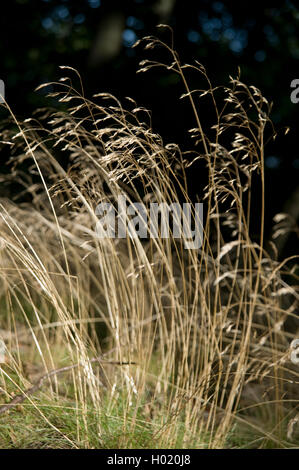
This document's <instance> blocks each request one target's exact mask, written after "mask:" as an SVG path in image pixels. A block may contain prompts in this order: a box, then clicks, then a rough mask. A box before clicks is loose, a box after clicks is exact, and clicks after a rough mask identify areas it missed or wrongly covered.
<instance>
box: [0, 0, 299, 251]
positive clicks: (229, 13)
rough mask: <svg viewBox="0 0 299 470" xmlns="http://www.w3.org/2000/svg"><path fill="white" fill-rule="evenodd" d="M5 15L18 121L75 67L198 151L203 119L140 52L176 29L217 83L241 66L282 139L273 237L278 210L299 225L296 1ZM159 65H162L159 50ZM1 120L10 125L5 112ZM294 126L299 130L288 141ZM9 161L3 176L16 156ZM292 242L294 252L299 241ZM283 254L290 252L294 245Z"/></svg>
mask: <svg viewBox="0 0 299 470" xmlns="http://www.w3.org/2000/svg"><path fill="white" fill-rule="evenodd" d="M0 9H1V11H0V31H1V33H0V34H1V43H0V57H1V62H0V64H1V67H0V78H1V79H2V80H4V82H5V85H6V100H7V101H8V103H9V105H10V106H11V108H12V109H13V111H14V112H15V113H16V114H17V116H19V117H28V116H29V115H30V113H31V112H32V110H34V109H35V108H36V107H39V106H44V105H45V104H46V103H47V99H46V98H45V96H44V93H45V91H40V92H34V89H35V88H36V87H37V86H38V85H39V84H41V83H43V82H48V81H57V80H58V79H59V78H60V77H61V76H63V75H65V73H64V71H61V70H59V68H58V66H59V65H69V66H73V67H75V68H76V69H78V70H79V72H80V74H81V76H82V78H83V81H84V85H85V90H86V94H87V95H88V96H90V97H91V96H92V94H93V93H95V92H111V93H113V94H115V95H116V96H117V97H119V98H123V97H125V96H131V97H132V98H134V99H136V100H137V103H138V104H140V105H142V106H145V107H147V108H149V109H151V110H152V120H153V127H154V130H155V131H156V132H158V133H160V134H161V135H162V136H163V139H164V142H165V143H168V142H177V143H179V144H180V145H182V147H183V148H184V149H186V148H189V147H188V146H189V144H190V145H191V142H189V141H188V137H187V135H188V134H187V129H188V128H190V127H194V121H193V117H192V113H190V112H189V111H188V112H185V111H186V110H185V108H184V105H183V103H182V102H180V101H178V98H179V96H180V95H181V94H182V92H183V91H184V90H183V87H182V84H181V83H180V81H179V79H178V78H177V76H176V75H174V74H172V73H169V72H168V73H166V72H165V71H163V70H162V71H161V70H160V69H159V71H156V72H154V71H153V72H149V73H147V74H136V70H137V69H138V63H139V62H140V60H142V59H144V58H146V57H147V54H146V53H145V52H144V51H143V50H142V48H135V49H132V48H131V46H132V44H133V43H134V42H135V41H136V40H137V39H138V38H142V37H143V36H144V35H147V34H153V33H154V34H160V33H159V31H157V29H156V25H157V24H159V23H167V24H169V25H171V26H172V27H173V29H174V34H175V46H176V48H177V50H178V52H179V53H180V56H181V59H182V61H183V62H192V61H193V60H194V59H197V60H199V61H200V62H202V63H203V64H204V65H205V67H206V68H207V71H208V73H209V76H210V78H211V80H212V82H213V84H215V85H220V84H222V85H223V84H224V85H225V84H228V81H229V75H232V76H236V74H237V67H238V66H240V68H241V79H242V80H243V81H245V82H246V83H247V84H249V85H255V86H257V87H258V88H260V89H261V91H262V92H263V94H264V96H266V98H267V99H268V100H269V101H273V103H274V104H273V111H272V120H273V122H274V125H275V127H276V130H277V131H278V138H277V140H276V141H275V144H274V145H273V144H270V145H269V146H268V147H267V148H266V153H265V156H266V158H265V163H266V188H267V194H266V202H267V205H266V210H267V219H266V222H267V230H268V232H269V231H270V226H271V222H272V217H273V215H274V214H275V213H277V212H281V211H285V210H287V211H289V212H290V213H291V214H292V215H293V216H294V217H295V218H297V219H298V216H299V191H298V175H299V152H298V147H297V133H298V126H299V123H298V116H299V103H298V104H297V105H296V104H293V103H292V102H291V100H290V94H291V91H292V89H291V88H290V83H291V81H292V80H293V79H295V78H299V5H298V3H297V2H295V1H290V0H281V1H279V2H273V1H262V2H259V3H254V2H252V1H248V0H242V1H239V2H237V1H208V0H198V1H190V0H156V1H150V0H122V1H121V0H79V1H70V0H30V1H29V0H16V1H9V2H1V6H0ZM150 57H151V58H154V57H155V56H154V53H153V52H151V55H150ZM192 85H194V86H195V88H196V83H192ZM48 104H49V101H48ZM50 104H51V105H52V104H53V103H50ZM0 113H1V114H0V118H1V117H2V115H3V113H4V111H3V110H1V111H0ZM286 127H290V128H291V130H290V132H289V133H288V134H287V135H286V136H284V130H285V128H286ZM0 155H1V156H2V161H1V167H2V168H4V166H5V165H4V164H5V161H6V160H7V154H6V153H5V152H1V153H0ZM2 168H1V169H2ZM197 179H200V175H196V177H193V178H191V181H190V183H191V186H192V191H195V192H196V185H197ZM290 243H291V245H292V249H293V248H294V243H295V244H296V243H297V239H295V238H294V239H291V242H290ZM284 250H285V251H286V253H288V246H286V247H284Z"/></svg>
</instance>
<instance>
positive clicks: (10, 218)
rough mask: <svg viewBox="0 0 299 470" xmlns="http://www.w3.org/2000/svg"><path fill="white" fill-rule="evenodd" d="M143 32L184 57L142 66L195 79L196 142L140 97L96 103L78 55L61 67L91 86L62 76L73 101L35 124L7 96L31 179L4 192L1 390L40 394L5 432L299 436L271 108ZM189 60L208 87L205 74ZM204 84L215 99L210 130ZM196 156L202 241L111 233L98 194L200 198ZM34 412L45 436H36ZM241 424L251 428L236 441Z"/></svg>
mask: <svg viewBox="0 0 299 470" xmlns="http://www.w3.org/2000/svg"><path fill="white" fill-rule="evenodd" d="M144 41H145V43H146V47H147V48H148V49H150V48H154V47H155V46H162V47H163V48H164V49H165V50H166V51H167V53H168V54H169V56H170V58H171V60H170V63H167V64H166V65H164V64H162V63H156V62H152V61H148V62H146V61H144V62H143V63H142V69H143V70H147V69H150V68H151V67H152V66H162V67H163V66H165V67H168V68H170V69H171V70H172V71H173V72H175V73H177V74H178V75H179V76H180V78H181V80H182V84H183V86H184V88H185V92H184V94H183V96H182V98H183V99H185V100H186V99H187V100H189V102H190V109H191V112H192V113H193V114H194V119H195V127H194V129H192V130H191V135H192V137H193V139H194V148H193V149H192V152H182V151H181V150H180V148H179V147H178V146H177V145H175V144H167V145H165V144H164V142H163V139H162V138H161V136H159V135H158V134H156V133H155V132H154V131H153V129H152V127H151V125H150V119H149V118H147V117H146V116H148V114H147V113H148V112H147V110H145V109H143V108H139V107H137V105H136V103H135V102H134V101H133V100H131V99H130V100H129V104H128V106H127V107H125V106H124V105H123V104H122V103H120V102H119V100H118V99H117V98H115V97H113V96H111V95H109V94H105V93H100V94H98V95H96V96H95V97H94V100H90V99H88V98H87V97H86V96H85V94H84V90H83V86H82V82H81V78H80V76H79V74H78V73H77V72H76V71H75V70H73V69H71V68H70V67H63V69H65V70H67V71H68V72H70V75H71V76H72V74H73V76H74V77H77V78H79V81H80V87H81V89H80V91H78V90H77V89H76V87H75V86H74V85H73V82H72V80H71V78H70V77H65V78H62V79H61V80H60V82H59V83H57V84H54V85H55V87H56V90H57V91H55V92H54V93H52V94H51V96H52V98H54V97H55V98H56V99H58V101H59V102H60V103H63V106H64V107H63V109H62V110H57V109H54V110H49V109H47V110H39V111H38V112H37V113H36V114H35V116H34V117H32V118H30V119H27V120H26V121H24V122H19V121H18V120H17V119H16V118H15V116H14V114H13V112H12V110H11V109H10V108H9V106H8V105H7V104H6V106H7V108H8V110H9V112H10V114H11V119H12V121H13V127H12V128H10V127H9V126H8V127H7V128H6V129H5V130H4V131H3V132H2V137H1V139H2V143H6V145H8V146H9V147H10V149H11V154H12V157H11V163H12V177H13V180H14V182H15V183H18V184H19V188H22V192H21V197H19V196H20V195H17V197H16V199H15V200H14V201H12V200H6V199H3V200H2V201H1V214H0V215H1V218H0V225H1V229H0V231H1V239H0V241H1V251H0V259H1V261H0V263H1V264H0V266H1V267H0V275H1V284H0V289H1V302H2V309H1V328H2V330H1V334H2V337H3V340H4V342H5V345H6V363H5V364H2V367H1V371H0V386H1V396H2V402H3V404H4V403H9V402H11V400H13V398H14V396H15V395H16V394H20V395H21V396H23V398H24V400H22V402H21V404H18V405H16V406H13V407H11V408H10V409H9V410H8V411H7V412H5V413H2V414H0V445H1V446H2V447H13V446H14V447H18V446H19V447H31V446H35V447H84V448H91V447H99V448H101V447H107V446H109V445H110V446H112V447H165V448H167V447H168V448H170V447H176V446H178V447H209V448H212V447H217V448H219V447H238V446H240V447H242V446H243V447H244V446H246V444H248V445H250V446H253V447H254V446H256V447H265V446H268V445H269V443H270V442H271V446H276V447H293V446H295V445H296V442H297V444H298V441H296V439H297V437H296V433H295V430H294V432H293V433H290V432H289V433H288V436H287V434H286V431H287V425H288V423H289V422H291V420H292V419H294V417H295V416H296V409H297V407H298V399H297V398H296V394H295V393H296V389H297V387H298V371H297V370H296V365H294V364H292V363H291V361H290V358H289V353H290V350H289V344H290V342H291V340H292V339H294V338H295V336H296V332H295V331H291V332H290V331H287V330H286V328H285V324H286V321H287V320H289V319H290V318H292V317H293V318H295V308H296V300H297V299H298V293H297V290H296V286H295V283H296V280H297V277H296V274H295V272H294V269H293V267H292V266H291V264H290V263H291V261H292V260H284V261H278V260H277V258H276V252H275V245H274V244H272V245H271V248H270V249H269V250H266V248H265V240H264V215H265V214H264V213H265V205H264V191H265V183H264V148H265V139H266V137H265V136H266V135H267V129H268V128H269V129H271V122H270V118H269V112H270V105H269V104H268V102H267V100H266V99H265V98H264V97H263V96H262V94H261V92H260V91H259V90H258V89H257V88H255V87H248V86H247V85H245V84H244V83H242V81H241V80H240V77H237V78H236V79H231V82H230V86H229V87H223V88H217V89H215V88H213V86H212V85H211V83H210V81H209V79H208V77H207V74H206V71H205V69H204V67H203V66H202V65H201V64H199V63H198V62H196V63H195V64H194V65H192V66H189V65H183V64H182V63H181V62H180V59H179V57H178V55H177V53H176V52H175V51H174V49H173V47H170V46H169V45H168V44H167V43H165V42H162V41H161V40H160V39H157V38H153V37H148V38H145V39H144ZM189 71H191V72H192V73H193V72H196V73H198V74H199V76H200V77H201V78H203V79H204V80H205V83H206V88H205V90H200V91H196V90H191V89H190V88H189V85H188V72H189ZM221 94H222V95H221ZM198 95H199V96H198ZM200 96H202V97H205V98H209V99H210V100H211V101H210V102H211V107H212V109H213V110H214V112H215V123H214V124H213V125H212V126H211V128H210V129H205V128H204V122H203V121H202V120H201V119H200V115H199V98H200ZM16 128H17V131H16V130H15V129H16ZM190 155H192V157H190ZM198 160H199V161H203V162H204V163H205V165H206V166H207V170H208V179H207V181H206V184H205V190H204V193H203V195H202V200H203V201H204V202H205V210H204V212H205V220H204V230H203V243H202V246H201V248H200V249H199V250H185V249H184V243H185V242H186V241H187V240H186V236H185V235H184V234H183V238H182V239H181V240H179V241H178V240H177V239H175V238H174V237H173V236H171V238H169V239H163V238H157V239H148V240H145V241H144V240H140V239H139V238H130V237H127V238H126V239H121V240H117V239H100V238H99V237H98V236H97V232H96V230H95V226H96V223H97V216H96V213H95V209H96V206H97V205H98V204H99V203H100V202H111V203H113V204H114V203H115V201H116V200H117V198H118V196H120V195H122V196H124V197H126V200H127V201H129V202H144V203H148V202H151V201H152V202H153V201H154V202H157V203H163V202H166V203H171V202H176V201H179V200H180V201H182V200H183V201H184V202H189V203H190V204H194V201H191V199H190V195H189V190H188V184H187V177H186V169H187V168H188V167H190V166H191V167H192V165H195V162H196V161H198ZM65 162H69V164H68V165H66V164H65ZM6 179H7V180H8V179H9V177H8V176H6ZM256 185H259V187H260V189H261V201H260V205H259V207H258V209H259V211H260V213H259V217H260V232H259V237H258V239H256V238H255V239H254V240H253V238H252V234H251V225H252V219H253V217H257V208H256V207H255V208H252V192H253V191H254V189H255V187H256ZM184 237H185V238H184ZM70 366H71V367H70ZM64 367H65V368H66V370H65V371H64V372H63V373H56V372H57V370H58V369H61V368H64ZM55 371H56V372H55ZM45 374H48V375H47V378H46V379H45V380H44V381H43V383H42V384H41V386H40V387H38V388H37V389H36V388H35V389H34V390H35V391H34V393H31V392H28V390H30V387H32V385H33V384H34V383H37V382H38V380H39V378H40V377H41V376H44V375H45ZM25 398H26V400H25ZM0 413H1V408H0ZM24 419H25V420H26V422H27V423H28V429H30V436H29V437H28V434H27V437H26V436H25V437H24V440H22V439H23V438H22V437H21V435H22V427H23V425H22V424H21V423H23V422H24ZM9 423H12V424H13V427H11V426H10V424H9ZM236 429H237V430H238V429H242V433H243V434H242V435H244V436H250V437H248V438H247V437H246V438H245V441H244V440H242V442H236V438H235V435H236V434H235V430H236ZM294 429H295V428H294ZM246 439H248V441H246ZM109 443H110V444H109Z"/></svg>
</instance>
